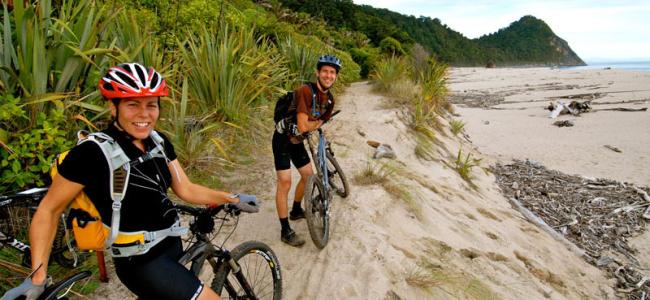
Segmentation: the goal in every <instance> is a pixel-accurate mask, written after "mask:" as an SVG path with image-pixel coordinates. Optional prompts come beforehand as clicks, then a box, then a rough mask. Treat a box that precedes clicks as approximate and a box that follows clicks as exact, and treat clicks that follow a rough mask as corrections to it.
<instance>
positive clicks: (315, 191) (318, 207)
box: [303, 175, 330, 249]
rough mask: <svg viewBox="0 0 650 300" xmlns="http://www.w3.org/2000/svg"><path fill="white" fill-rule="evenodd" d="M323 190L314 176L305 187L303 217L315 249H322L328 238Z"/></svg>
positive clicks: (327, 216) (328, 230) (328, 226)
mask: <svg viewBox="0 0 650 300" xmlns="http://www.w3.org/2000/svg"><path fill="white" fill-rule="evenodd" d="M327 198H328V196H327V195H325V188H324V187H323V184H322V183H321V182H320V178H319V177H318V176H316V175H313V176H310V177H309V179H308V180H307V184H306V185H305V196H304V198H303V199H304V200H303V201H304V202H305V217H306V218H307V227H309V235H310V236H311V240H312V241H314V245H316V247H318V248H320V249H323V248H324V247H325V246H326V245H327V242H328V241H329V237H330V222H329V212H328V211H327V210H328V209H327V208H326V207H325V204H324V202H325V201H324V200H325V199H327Z"/></svg>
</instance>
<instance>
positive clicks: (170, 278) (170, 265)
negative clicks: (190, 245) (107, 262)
mask: <svg viewBox="0 0 650 300" xmlns="http://www.w3.org/2000/svg"><path fill="white" fill-rule="evenodd" d="M182 255H183V246H182V243H181V239H180V237H168V238H166V239H165V240H164V241H162V242H161V243H160V244H158V245H156V246H155V247H154V248H153V249H151V250H150V251H149V253H147V254H144V255H138V256H132V257H115V258H113V262H114V263H115V273H117V277H119V278H120V281H122V283H123V284H124V285H125V286H126V287H127V288H128V289H129V290H131V292H133V293H134V294H136V295H137V296H138V297H139V298H140V299H170V300H171V299H174V300H181V299H183V300H188V299H196V298H198V295H199V294H200V293H201V290H202V289H203V283H201V281H200V280H199V279H198V278H196V276H194V274H193V273H192V272H190V271H189V270H188V269H186V268H185V267H184V266H183V265H181V264H179V263H178V259H179V258H180V257H181V256H182Z"/></svg>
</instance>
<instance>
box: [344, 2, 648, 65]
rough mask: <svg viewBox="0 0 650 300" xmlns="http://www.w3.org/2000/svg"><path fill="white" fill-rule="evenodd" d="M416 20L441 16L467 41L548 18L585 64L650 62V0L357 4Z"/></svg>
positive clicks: (552, 26) (556, 31)
mask: <svg viewBox="0 0 650 300" xmlns="http://www.w3.org/2000/svg"><path fill="white" fill-rule="evenodd" d="M353 2H354V3H355V4H367V5H370V6H373V7H376V8H386V9H389V10H392V11H395V12H398V13H401V14H405V15H413V16H416V17H419V16H427V17H430V18H438V19H440V21H441V22H442V23H443V24H447V26H448V27H449V28H451V29H453V30H455V31H457V32H460V33H461V34H463V35H465V36H466V37H468V38H477V37H480V36H482V35H484V34H489V33H492V32H495V31H497V30H499V29H500V28H504V27H507V26H508V25H510V23H512V22H514V21H517V20H519V18H521V17H523V16H525V15H533V16H535V17H537V18H539V19H542V20H544V22H546V24H548V25H549V26H550V27H551V29H552V30H553V32H554V33H555V34H556V35H557V36H559V37H560V38H562V39H564V40H565V41H567V42H568V43H569V46H570V47H571V49H573V51H574V52H576V53H577V54H578V56H580V58H582V59H583V60H585V61H587V62H588V63H589V62H598V61H632V60H650V1H649V0H645V1H629V0H621V1H595V0H594V1H586V0H577V1H571V0H565V1H557V0H547V1H515V0H507V1H486V0H474V1H472V0H456V1H439V0H353Z"/></svg>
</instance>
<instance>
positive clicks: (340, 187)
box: [327, 152, 350, 198]
mask: <svg viewBox="0 0 650 300" xmlns="http://www.w3.org/2000/svg"><path fill="white" fill-rule="evenodd" d="M327 173H328V174H327V175H328V177H329V178H328V180H329V184H330V186H331V187H332V190H334V191H335V192H336V194H337V195H339V196H341V198H345V197H347V196H348V195H349V194H350V187H349V186H348V180H347V178H345V174H344V173H343V170H342V169H341V166H339V162H338V161H336V158H334V155H333V154H332V153H329V152H327Z"/></svg>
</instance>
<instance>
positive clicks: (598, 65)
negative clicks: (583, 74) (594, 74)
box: [566, 61, 650, 72]
mask: <svg viewBox="0 0 650 300" xmlns="http://www.w3.org/2000/svg"><path fill="white" fill-rule="evenodd" d="M606 68H612V69H618V70H627V71H635V72H650V61H594V62H590V61H587V66H582V67H567V68H566V69H569V70H602V69H606Z"/></svg>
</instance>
